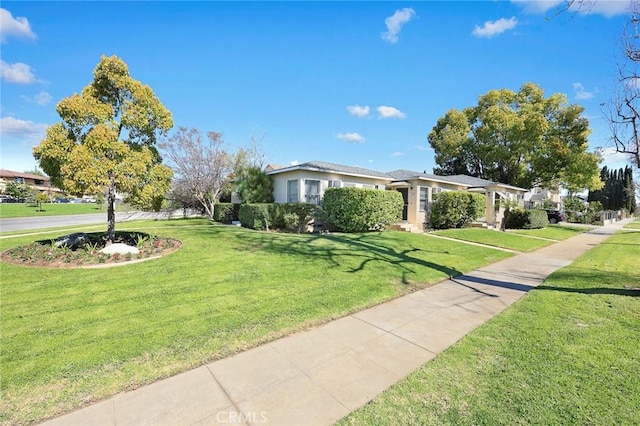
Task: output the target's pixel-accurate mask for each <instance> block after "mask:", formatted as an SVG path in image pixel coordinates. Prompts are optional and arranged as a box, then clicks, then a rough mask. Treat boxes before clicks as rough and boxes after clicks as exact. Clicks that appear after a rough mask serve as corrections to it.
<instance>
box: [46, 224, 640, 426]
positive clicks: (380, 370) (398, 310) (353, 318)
mask: <svg viewBox="0 0 640 426" xmlns="http://www.w3.org/2000/svg"><path fill="white" fill-rule="evenodd" d="M630 221H631V220H630V219H627V220H625V221H622V222H618V223H616V224H612V225H608V226H605V227H601V228H597V229H593V230H590V231H589V232H586V233H584V234H581V235H578V236H575V237H572V238H570V239H568V240H565V241H561V242H558V243H556V244H553V245H551V246H548V247H545V248H542V249H539V250H537V251H535V252H533V253H525V254H518V255H516V256H513V257H511V258H509V259H505V260H503V261H500V262H497V263H494V264H492V265H488V266H486V267H484V268H481V269H478V270H476V271H473V272H471V273H469V274H466V275H463V276H460V277H456V278H453V279H451V280H448V281H444V282H442V283H440V284H437V285H434V286H432V287H429V288H427V289H424V290H420V291H417V292H415V293H412V294H409V295H407V296H404V297H400V298H398V299H395V300H392V301H390V302H387V303H383V304H381V305H378V306H375V307H372V308H370V309H367V310H364V311H361V312H358V313H355V314H353V315H349V316H347V317H344V318H341V319H339V320H336V321H332V322H330V323H327V324H325V325H322V326H319V327H316V328H314V329H311V330H309V331H305V332H301V333H298V334H295V335H291V336H288V337H285V338H282V339H280V340H277V341H275V342H272V343H268V344H265V345H262V346H259V347H256V348H254V349H251V350H248V351H245V352H242V353H240V354H237V355H235V356H232V357H229V358H225V359H222V360H219V361H216V362H213V363H211V364H208V365H204V366H202V367H199V368H196V369H194V370H191V371H188V372H186V373H182V374H179V375H176V376H173V377H170V378H168V379H165V380H161V381H158V382H155V383H152V384H150V385H148V386H144V387H142V388H139V389H137V390H134V391H132V392H127V393H121V394H118V395H116V396H114V397H113V398H110V399H108V400H105V401H102V402H99V403H97V404H95V405H92V406H89V407H86V408H83V409H81V410H78V411H75V412H72V413H70V414H67V415H64V416H62V417H58V418H56V419H53V420H50V421H48V422H45V423H44V424H45V425H48V426H54V425H65V426H69V425H117V426H123V425H142V424H145V425H151V424H153V425H216V424H233V425H238V424H270V425H294V424H295V425H330V424H332V423H334V422H336V421H337V420H339V419H340V418H342V417H344V416H345V415H347V414H349V412H351V411H353V410H355V409H357V408H358V407H361V406H362V405H364V404H366V403H367V402H368V401H370V400H371V399H373V398H374V397H375V396H376V395H378V394H379V393H381V392H383V391H384V390H385V389H387V388H388V387H389V386H391V385H393V384H394V383H396V382H398V381H399V380H401V379H402V378H404V377H405V376H407V375H408V374H409V373H411V372H412V371H414V370H416V369H417V368H419V367H420V366H421V365H423V364H424V363H426V362H427V361H429V360H430V359H432V358H434V357H435V356H436V355H437V354H439V353H440V352H442V351H444V350H445V349H446V348H448V347H449V346H451V345H452V344H454V343H455V342H456V341H458V340H459V339H461V338H462V337H463V336H465V335H466V334H467V333H469V332H470V331H472V330H473V329H475V328H476V327H478V326H479V325H481V324H482V323H484V322H485V321H487V320H489V319H490V318H492V317H493V316H495V315H496V314H498V313H500V312H501V311H503V310H504V309H506V308H507V307H508V306H510V305H511V304H512V303H514V302H515V301H516V300H518V299H519V298H521V297H522V296H523V295H524V294H525V293H526V292H527V291H529V290H530V289H531V288H533V287H535V286H537V285H538V284H540V283H541V282H542V281H544V280H545V278H546V277H547V276H548V275H549V274H551V273H552V272H554V271H556V270H557V269H559V268H562V267H564V266H566V265H568V264H570V263H571V262H572V261H573V260H574V259H576V258H577V257H579V256H580V255H582V254H583V253H584V252H586V251H587V250H589V249H590V248H592V247H593V246H595V245H597V244H599V243H600V242H602V241H604V240H605V239H606V238H608V237H609V236H610V235H612V234H613V233H615V232H616V231H618V230H620V229H621V228H622V226H623V225H624V224H626V223H628V222H630Z"/></svg>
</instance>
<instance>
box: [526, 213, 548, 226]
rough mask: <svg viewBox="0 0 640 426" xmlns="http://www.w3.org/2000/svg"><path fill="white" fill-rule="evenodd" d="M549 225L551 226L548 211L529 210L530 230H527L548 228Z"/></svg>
mask: <svg viewBox="0 0 640 426" xmlns="http://www.w3.org/2000/svg"><path fill="white" fill-rule="evenodd" d="M547 225H549V219H548V218H547V212H546V211H544V210H529V228H527V229H540V228H546V227H547Z"/></svg>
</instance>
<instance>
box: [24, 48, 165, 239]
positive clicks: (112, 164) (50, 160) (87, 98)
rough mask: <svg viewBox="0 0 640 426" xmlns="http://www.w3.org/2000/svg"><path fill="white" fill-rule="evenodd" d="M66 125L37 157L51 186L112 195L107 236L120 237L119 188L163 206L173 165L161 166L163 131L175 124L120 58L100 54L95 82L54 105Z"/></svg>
mask: <svg viewBox="0 0 640 426" xmlns="http://www.w3.org/2000/svg"><path fill="white" fill-rule="evenodd" d="M56 111H57V112H58V114H59V115H60V118H62V122H59V123H56V124H54V125H52V126H51V127H49V128H48V129H47V135H46V138H45V139H44V140H43V141H42V142H41V143H40V145H38V146H37V147H35V148H34V150H33V154H34V157H35V158H36V159H37V160H38V161H39V164H40V167H41V168H42V170H44V171H45V173H47V174H48V175H49V176H50V177H51V181H52V183H53V184H55V185H57V186H58V187H60V188H62V189H64V190H66V191H67V192H70V193H72V194H75V195H81V194H84V193H90V194H97V193H103V194H105V195H106V202H107V238H108V239H109V240H110V241H113V238H114V237H115V200H116V192H120V193H125V194H127V201H128V202H130V203H131V204H133V205H135V206H137V207H141V208H145V209H150V208H153V209H159V207H160V205H161V203H162V199H163V198H164V195H165V194H166V192H167V191H168V190H169V188H170V182H171V176H172V172H171V169H169V168H168V167H166V166H164V165H162V164H161V158H160V155H159V154H158V151H157V149H156V147H155V145H156V138H157V134H163V133H165V132H167V131H168V130H169V129H170V128H171V127H173V120H172V118H171V113H170V112H169V110H167V109H166V108H165V107H164V105H162V103H161V102H160V101H159V100H158V98H157V97H156V95H155V94H154V93H153V91H152V90H151V88H150V87H149V86H147V85H144V84H142V83H141V82H139V81H137V80H135V79H133V78H132V77H131V76H130V74H129V69H128V67H127V65H126V64H125V63H124V62H123V61H122V60H121V59H120V58H118V57H116V56H111V57H106V56H102V57H101V58H100V62H99V63H98V65H97V67H96V68H95V70H94V72H93V81H92V82H91V83H90V84H89V85H88V86H86V87H85V88H84V89H83V90H82V92H81V93H80V94H77V93H76V94H74V95H72V96H70V97H68V98H64V99H62V100H61V101H60V102H59V103H58V104H57V105H56Z"/></svg>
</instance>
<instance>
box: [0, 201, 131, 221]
mask: <svg viewBox="0 0 640 426" xmlns="http://www.w3.org/2000/svg"><path fill="white" fill-rule="evenodd" d="M42 210H43V211H40V210H39V209H38V207H35V206H31V205H29V204H26V203H0V218H2V219H8V218H11V217H38V216H61V215H67V214H88V213H100V212H105V214H106V211H107V207H106V206H103V207H102V209H101V208H99V207H98V205H97V204H95V203H78V204H75V203H67V204H56V203H46V204H43V205H42ZM129 210H131V208H130V207H129V206H128V205H126V204H121V203H119V204H116V211H129Z"/></svg>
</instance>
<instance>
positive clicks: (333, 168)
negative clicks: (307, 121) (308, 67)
mask: <svg viewBox="0 0 640 426" xmlns="http://www.w3.org/2000/svg"><path fill="white" fill-rule="evenodd" d="M294 170H310V171H317V172H327V173H339V174H343V175H350V176H361V177H371V178H377V179H385V180H389V181H391V182H397V181H407V180H415V179H421V180H430V181H434V182H443V183H452V184H456V185H462V186H466V187H467V188H484V187H487V186H500V187H503V188H510V189H516V190H521V191H525V192H526V191H528V190H527V189H524V188H519V187H517V186H512V185H507V184H504V183H499V182H492V181H490V180H486V179H480V178H477V177H473V176H467V175H454V176H440V175H433V174H429V173H420V172H414V171H412V170H405V169H400V170H394V171H392V172H388V173H385V172H379V171H376V170H370V169H365V168H363V167H355V166H345V165H343V164H337V163H328V162H325V161H309V162H307V163H302V164H298V165H295V166H290V167H283V168H281V169H275V170H267V171H266V173H267V174H268V175H273V174H278V173H285V172H290V171H294Z"/></svg>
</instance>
